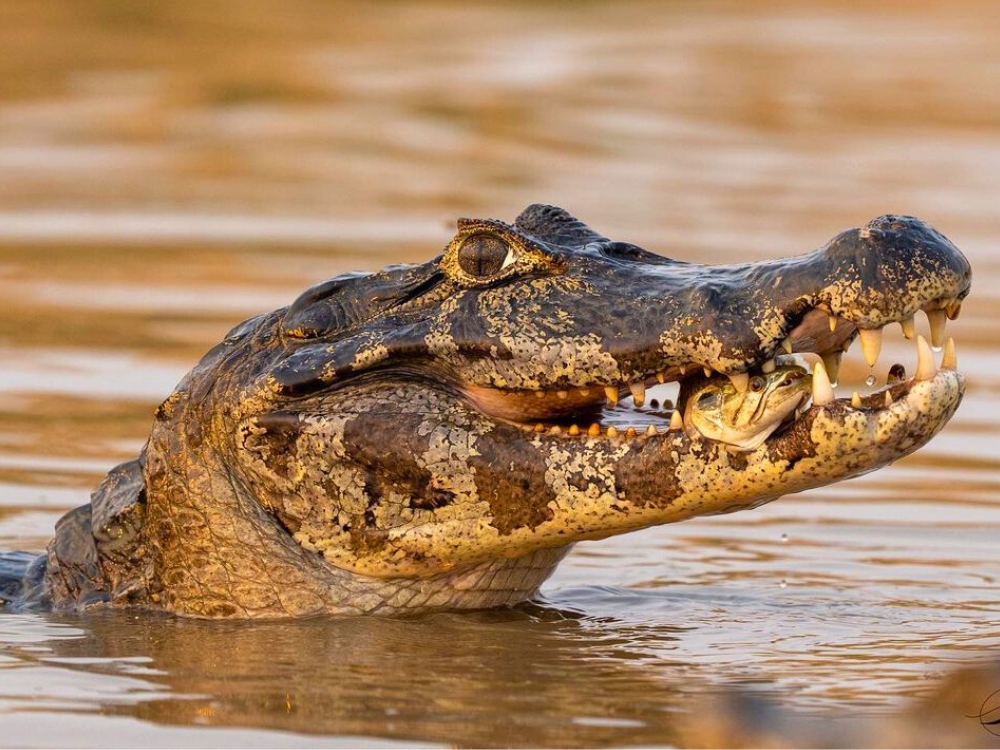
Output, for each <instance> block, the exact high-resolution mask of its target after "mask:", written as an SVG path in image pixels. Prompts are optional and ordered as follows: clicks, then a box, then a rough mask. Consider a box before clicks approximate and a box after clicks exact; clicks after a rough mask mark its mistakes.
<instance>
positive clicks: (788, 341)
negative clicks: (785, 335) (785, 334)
mask: <svg viewBox="0 0 1000 750" xmlns="http://www.w3.org/2000/svg"><path fill="white" fill-rule="evenodd" d="M781 348H782V349H784V350H785V354H791V353H792V340H791V339H785V340H784V341H782V342H781Z"/></svg>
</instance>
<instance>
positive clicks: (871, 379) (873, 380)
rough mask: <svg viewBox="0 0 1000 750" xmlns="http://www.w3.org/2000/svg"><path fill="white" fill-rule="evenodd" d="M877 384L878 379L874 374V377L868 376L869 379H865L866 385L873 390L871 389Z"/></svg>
mask: <svg viewBox="0 0 1000 750" xmlns="http://www.w3.org/2000/svg"><path fill="white" fill-rule="evenodd" d="M877 382H878V378H876V377H875V375H874V374H872V375H869V376H868V377H867V378H866V379H865V385H867V386H868V387H869V388H871V387H872V386H873V385H875V384H876V383H877Z"/></svg>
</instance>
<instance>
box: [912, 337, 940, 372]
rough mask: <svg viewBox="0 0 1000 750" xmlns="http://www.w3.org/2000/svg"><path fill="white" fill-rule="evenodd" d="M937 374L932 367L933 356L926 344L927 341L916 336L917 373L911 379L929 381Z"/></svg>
mask: <svg viewBox="0 0 1000 750" xmlns="http://www.w3.org/2000/svg"><path fill="white" fill-rule="evenodd" d="M936 374H937V368H936V367H935V366H934V355H933V354H931V348H930V346H928V344H927V339H925V338H924V337H923V336H917V373H916V375H914V376H913V377H914V378H916V379H917V380H930V379H931V378H933V377H934V376H935V375H936Z"/></svg>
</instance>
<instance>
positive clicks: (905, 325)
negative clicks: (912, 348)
mask: <svg viewBox="0 0 1000 750" xmlns="http://www.w3.org/2000/svg"><path fill="white" fill-rule="evenodd" d="M899 327H900V328H902V329H903V338H905V339H912V338H913V335H914V334H915V333H916V332H917V327H916V323H915V322H914V320H913V316H912V315H911V316H910V317H908V318H903V320H901V321H899Z"/></svg>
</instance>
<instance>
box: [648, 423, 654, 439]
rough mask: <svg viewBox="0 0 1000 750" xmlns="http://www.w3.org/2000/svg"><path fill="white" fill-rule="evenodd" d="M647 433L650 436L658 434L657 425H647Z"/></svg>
mask: <svg viewBox="0 0 1000 750" xmlns="http://www.w3.org/2000/svg"><path fill="white" fill-rule="evenodd" d="M646 434H647V435H648V436H649V437H652V436H653V435H655V434H656V425H653V424H651V425H650V426H649V427H647V428H646Z"/></svg>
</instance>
